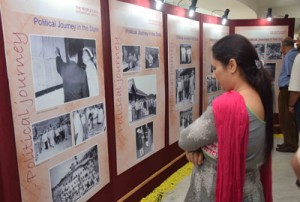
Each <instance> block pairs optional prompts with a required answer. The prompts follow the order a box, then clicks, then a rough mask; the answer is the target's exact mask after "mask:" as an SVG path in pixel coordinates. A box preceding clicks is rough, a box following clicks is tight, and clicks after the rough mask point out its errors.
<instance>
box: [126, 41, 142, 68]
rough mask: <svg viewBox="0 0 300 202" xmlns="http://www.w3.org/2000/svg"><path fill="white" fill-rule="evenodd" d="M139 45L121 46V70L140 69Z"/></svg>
mask: <svg viewBox="0 0 300 202" xmlns="http://www.w3.org/2000/svg"><path fill="white" fill-rule="evenodd" d="M140 56H141V51H140V46H122V64H123V72H138V71H141V58H140Z"/></svg>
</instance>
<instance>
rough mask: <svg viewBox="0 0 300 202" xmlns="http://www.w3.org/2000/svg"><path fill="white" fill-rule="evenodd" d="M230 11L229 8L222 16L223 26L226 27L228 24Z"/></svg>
mask: <svg viewBox="0 0 300 202" xmlns="http://www.w3.org/2000/svg"><path fill="white" fill-rule="evenodd" d="M229 11H230V10H229V9H228V8H227V9H226V10H225V11H224V15H223V16H222V25H225V24H226V23H227V19H228V14H229Z"/></svg>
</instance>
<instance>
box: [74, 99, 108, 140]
mask: <svg viewBox="0 0 300 202" xmlns="http://www.w3.org/2000/svg"><path fill="white" fill-rule="evenodd" d="M72 117H73V128H74V142H75V145H78V144H80V143H82V142H84V141H86V140H87V139H89V138H91V137H94V136H95V135H97V134H100V133H102V132H104V131H105V130H106V116H105V111H104V104H103V103H100V104H96V105H92V106H89V107H86V108H82V109H78V110H76V111H73V113H72Z"/></svg>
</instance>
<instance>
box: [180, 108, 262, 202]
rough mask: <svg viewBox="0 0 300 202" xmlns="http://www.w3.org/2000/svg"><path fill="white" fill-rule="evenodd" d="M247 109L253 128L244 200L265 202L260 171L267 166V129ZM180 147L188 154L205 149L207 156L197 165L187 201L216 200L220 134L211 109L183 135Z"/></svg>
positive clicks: (248, 152) (247, 158) (250, 135)
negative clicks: (218, 136) (265, 161)
mask: <svg viewBox="0 0 300 202" xmlns="http://www.w3.org/2000/svg"><path fill="white" fill-rule="evenodd" d="M247 110H248V114H249V121H250V128H249V141H248V148H247V155H246V178H245V184H244V192H243V201H244V202H263V201H264V195H263V190H262V185H261V182H260V174H259V168H260V166H261V165H262V164H263V163H264V155H265V152H264V148H265V134H266V126H265V122H264V121H262V120H261V119H260V118H258V117H257V116H256V115H255V114H254V113H253V112H252V111H251V110H250V109H249V108H248V107H247ZM224 119H226V115H224ZM179 146H180V148H182V149H183V150H185V151H196V150H198V149H200V148H202V151H203V153H204V157H205V159H204V162H203V164H202V165H200V166H194V169H193V172H192V176H191V183H190V187H189V190H188V193H187V195H186V199H185V201H186V202H196V201H197V202H198V201H203V202H210V201H215V186H216V168H217V157H218V156H217V154H218V151H217V133H216V127H215V121H214V115H213V110H212V107H211V106H208V107H207V109H206V111H205V112H204V113H203V114H202V115H201V117H199V118H198V119H197V120H195V121H194V122H193V123H192V124H191V125H189V126H188V127H187V128H185V129H184V130H183V131H182V132H181V133H180V138H179ZM221 166H222V165H221Z"/></svg>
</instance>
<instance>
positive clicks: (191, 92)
mask: <svg viewBox="0 0 300 202" xmlns="http://www.w3.org/2000/svg"><path fill="white" fill-rule="evenodd" d="M175 88H176V107H179V106H182V105H185V104H190V103H194V101H195V68H194V67H192V68H181V69H176V86H175Z"/></svg>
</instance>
